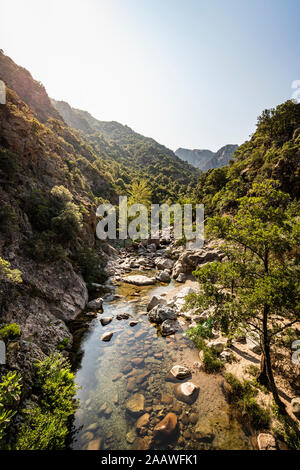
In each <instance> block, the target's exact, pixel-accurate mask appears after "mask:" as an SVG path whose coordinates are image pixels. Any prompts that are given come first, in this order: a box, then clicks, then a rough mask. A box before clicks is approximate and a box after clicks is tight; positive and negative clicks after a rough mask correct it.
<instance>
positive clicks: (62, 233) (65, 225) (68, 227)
mask: <svg viewBox="0 0 300 470" xmlns="http://www.w3.org/2000/svg"><path fill="white" fill-rule="evenodd" d="M51 225H52V228H53V230H54V231H55V232H56V234H57V237H58V239H59V240H61V241H62V242H64V243H65V242H69V241H72V240H74V239H75V237H76V235H77V234H78V232H79V230H80V229H81V227H82V214H81V213H80V209H79V207H78V206H76V204H74V203H73V202H67V203H66V204H65V207H64V209H63V210H62V211H61V212H60V214H59V215H58V216H57V217H54V218H53V219H52V221H51Z"/></svg>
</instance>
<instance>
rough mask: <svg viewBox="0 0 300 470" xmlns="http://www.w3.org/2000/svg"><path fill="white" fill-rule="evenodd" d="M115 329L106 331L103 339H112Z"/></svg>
mask: <svg viewBox="0 0 300 470" xmlns="http://www.w3.org/2000/svg"><path fill="white" fill-rule="evenodd" d="M113 334H114V333H113V331H109V332H107V333H104V335H102V336H101V340H102V341H110V340H111V338H112V336H113Z"/></svg>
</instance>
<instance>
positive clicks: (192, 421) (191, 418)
mask: <svg viewBox="0 0 300 470" xmlns="http://www.w3.org/2000/svg"><path fill="white" fill-rule="evenodd" d="M197 421H198V415H197V414H196V413H191V414H190V415H189V422H190V424H196V423H197Z"/></svg>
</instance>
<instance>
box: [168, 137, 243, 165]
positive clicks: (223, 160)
mask: <svg viewBox="0 0 300 470" xmlns="http://www.w3.org/2000/svg"><path fill="white" fill-rule="evenodd" d="M237 148H238V145H231V144H228V145H225V146H224V147H221V148H220V149H219V150H218V151H217V152H212V151H211V150H199V149H194V150H189V149H184V148H179V149H177V150H176V152H175V155H177V156H178V157H179V158H181V159H182V160H184V161H186V162H188V163H190V164H191V165H193V166H195V167H196V168H199V169H200V170H202V171H207V170H210V169H212V168H220V167H222V166H225V165H228V163H229V161H230V159H231V158H232V155H233V153H234V152H235V151H236V150H237Z"/></svg>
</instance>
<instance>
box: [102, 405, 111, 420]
mask: <svg viewBox="0 0 300 470" xmlns="http://www.w3.org/2000/svg"><path fill="white" fill-rule="evenodd" d="M112 411H113V410H112V408H111V407H110V406H108V407H107V408H106V409H105V410H104V415H105V417H106V418H109V417H110V415H111V414H112Z"/></svg>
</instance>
